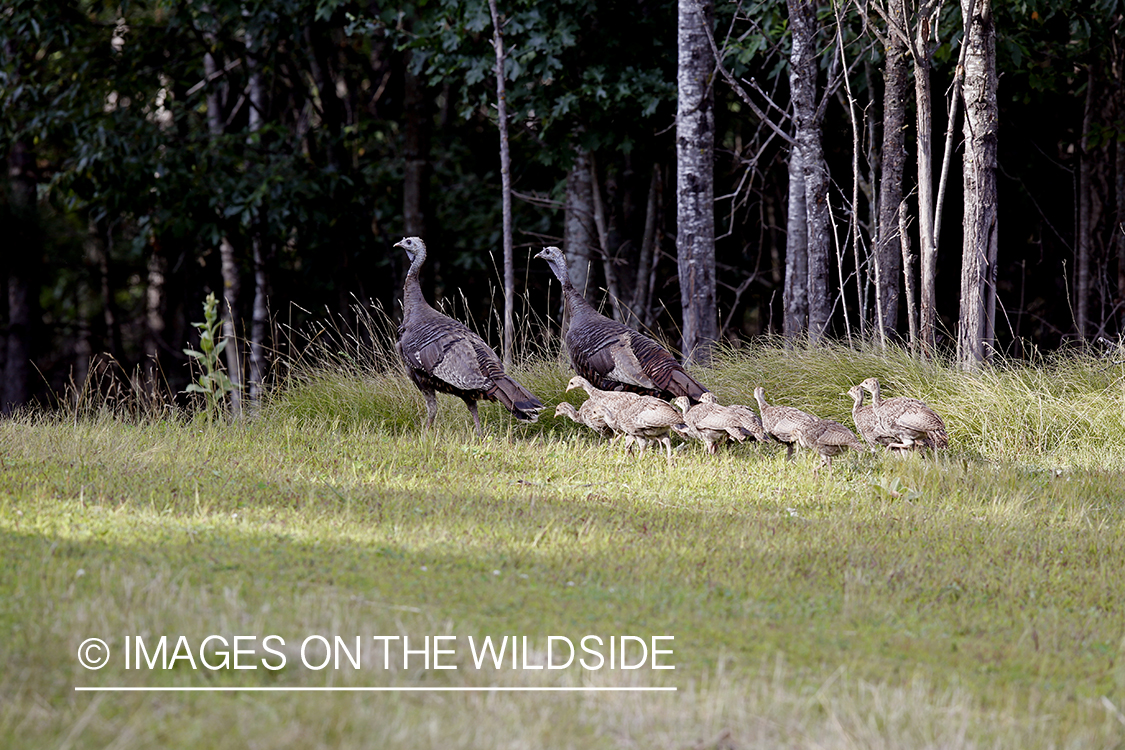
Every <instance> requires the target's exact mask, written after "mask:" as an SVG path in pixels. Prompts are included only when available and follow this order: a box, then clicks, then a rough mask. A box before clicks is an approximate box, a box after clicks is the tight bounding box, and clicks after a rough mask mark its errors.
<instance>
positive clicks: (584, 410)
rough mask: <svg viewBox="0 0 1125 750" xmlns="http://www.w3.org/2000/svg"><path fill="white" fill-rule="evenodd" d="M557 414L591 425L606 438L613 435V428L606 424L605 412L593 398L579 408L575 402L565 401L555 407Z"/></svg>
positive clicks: (557, 415) (584, 424) (586, 425)
mask: <svg viewBox="0 0 1125 750" xmlns="http://www.w3.org/2000/svg"><path fill="white" fill-rule="evenodd" d="M555 416H556V417H569V418H570V420H571V421H573V422H577V423H578V424H580V425H583V426H584V427H589V428H590V429H591V430H593V431H594V432H596V433H598V434H599V435H601V436H602V437H604V438H612V437H613V429H612V428H611V427H610V426H609V425H608V424H606V421H605V414H604V412H603V411H602V409H601V408H600V407H599V406H598V405H597V404H595V403H594V401H593V399H586V400H585V401H583V402H582V406H580V407H578V408H577V409H575V408H574V404H571V403H569V402H567V401H563V402H562V403H560V404H559V405H558V406H556V407H555Z"/></svg>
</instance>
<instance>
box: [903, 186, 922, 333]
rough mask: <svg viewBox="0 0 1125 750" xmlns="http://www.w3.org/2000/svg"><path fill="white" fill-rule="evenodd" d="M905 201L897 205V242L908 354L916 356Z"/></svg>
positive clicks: (915, 328)
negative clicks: (904, 304)
mask: <svg viewBox="0 0 1125 750" xmlns="http://www.w3.org/2000/svg"><path fill="white" fill-rule="evenodd" d="M906 223H907V211H906V201H905V200H903V201H902V202H901V203H900V204H899V205H898V242H899V248H900V249H901V250H902V280H903V285H904V286H905V287H906V323H907V328H908V330H909V332H910V353H911V354H913V355H917V354H918V348H919V347H918V310H917V309H916V307H915V303H914V300H916V299H917V297H916V296H915V294H914V252H913V251H912V250H911V249H910V233H909V232H907V230H906Z"/></svg>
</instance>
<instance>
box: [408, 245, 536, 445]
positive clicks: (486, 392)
mask: <svg viewBox="0 0 1125 750" xmlns="http://www.w3.org/2000/svg"><path fill="white" fill-rule="evenodd" d="M395 247H401V248H402V249H403V250H405V251H406V255H407V257H409V258H410V270H409V271H407V273H406V284H405V286H404V287H403V293H402V325H400V326H399V328H398V334H399V335H398V343H397V345H396V348H397V349H398V353H399V356H401V357H402V361H403V362H404V363H406V370H407V372H408V373H410V379H411V380H413V381H414V385H416V386H418V390H420V391H421V392H422V398H423V399H425V401H426V427H427V428H429V427H432V426H433V424H434V417H435V416H436V415H437V394H436V391H441V392H442V393H450V394H452V395H454V396H457V397H458V398H460V399H461V400H462V401H464V402H465V406H467V407H469V413H470V414H472V415H473V424H474V425H475V426H476V431H477V436H478V437H480V436H481V434H482V433H481V428H480V416H479V415H478V414H477V401H479V400H481V399H487V400H489V401H499V402H500V403H501V404H502V405H503V406H504V408H506V409H507V410H508V411H510V412H511V413H512V414H513V416H515V418H516V419H518V420H520V421H521V422H534V421H536V420H537V419H538V418H539V412H540V411H542V410H543V408H544V407H543V403H542V402H541V401H540V400H539V399H537V398H536V397H535V396H534V394H532V393H531V391H529V390H527V389H526V388H524V387H523V386H522V385H520V384H519V383H517V382H516V381H515V380H513V379H512V378H511V377H509V376H508V375H507V374H505V373H504V366H503V364H501V362H500V358H499V357H497V356H496V352H494V351H493V350H492V348H491V347H489V346H488V344H486V343H484V341H483V340H482V339H481V337H480V336H477V335H476V334H475V333H473V332H472V331H470V330H469V329H468V327H467V326H465V325H464V324H463V323H460V322H458V321H456V320H454V319H453V318H450V317H449V316H447V315H442V314H441V313H439V312H438V311H437V310H435V309H434V308H432V307H430V305H429V303H428V302H426V299H425V298H424V297H423V296H422V286H421V284H419V283H418V271H419V269H420V268H421V267H422V264H423V263H425V261H426V245H425V243H423V242H422V240H421V239H420V238H418V237H404V238H403V239H402V241H400V242H396V243H395Z"/></svg>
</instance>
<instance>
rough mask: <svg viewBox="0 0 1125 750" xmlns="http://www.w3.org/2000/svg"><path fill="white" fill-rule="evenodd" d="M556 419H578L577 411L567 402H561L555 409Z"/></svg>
mask: <svg viewBox="0 0 1125 750" xmlns="http://www.w3.org/2000/svg"><path fill="white" fill-rule="evenodd" d="M555 416H556V417H570V418H571V419H577V418H578V410H577V409H575V408H574V404H571V403H570V402H568V401H563V402H562V403H560V404H559V405H558V406H556V407H555Z"/></svg>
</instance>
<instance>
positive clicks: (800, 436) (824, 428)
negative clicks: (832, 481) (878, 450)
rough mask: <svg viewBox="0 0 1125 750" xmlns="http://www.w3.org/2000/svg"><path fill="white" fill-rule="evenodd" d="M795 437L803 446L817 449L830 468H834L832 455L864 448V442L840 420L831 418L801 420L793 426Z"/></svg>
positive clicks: (813, 449)
mask: <svg viewBox="0 0 1125 750" xmlns="http://www.w3.org/2000/svg"><path fill="white" fill-rule="evenodd" d="M793 437H794V438H795V439H796V440H797V442H798V443H800V445H801V447H802V448H807V449H809V450H812V451H816V452H817V453H819V454H820V458H821V460H822V461H823V462H824V465H825V466H827V467H828V468H832V457H833V456H838V455H839V454H841V453H843V452H844V451H846V450H848V449H849V448H851V449H853V450H857V451H862V450H864V446H863V443H861V442H860V441H859V438H857V437H856V436H855V433H854V432H852V431H851V430H849V429H848V428H847V427H845V426H844V425H842V424H840V423H839V422H834V421H832V420H831V419H817V420H816V421H815V422H801V423H800V424H798V425H796V426H794V427H793Z"/></svg>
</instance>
